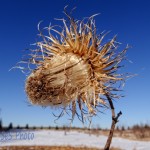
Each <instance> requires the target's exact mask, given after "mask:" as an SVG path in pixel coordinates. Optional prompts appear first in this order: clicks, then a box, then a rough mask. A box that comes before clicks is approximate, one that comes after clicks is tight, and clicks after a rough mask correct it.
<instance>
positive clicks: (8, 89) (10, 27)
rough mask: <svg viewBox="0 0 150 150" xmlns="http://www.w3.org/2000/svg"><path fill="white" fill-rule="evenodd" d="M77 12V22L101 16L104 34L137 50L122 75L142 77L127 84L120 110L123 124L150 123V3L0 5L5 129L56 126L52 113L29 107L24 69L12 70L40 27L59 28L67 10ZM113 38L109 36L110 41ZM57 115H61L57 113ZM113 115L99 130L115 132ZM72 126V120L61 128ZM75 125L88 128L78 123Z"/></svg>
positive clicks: (0, 104) (28, 0)
mask: <svg viewBox="0 0 150 150" xmlns="http://www.w3.org/2000/svg"><path fill="white" fill-rule="evenodd" d="M66 5H69V8H73V7H74V6H76V7H77V9H76V11H75V12H74V18H76V19H82V18H83V17H88V16H91V15H93V14H95V13H101V14H100V15H99V16H97V17H96V18H95V19H96V25H97V29H98V31H99V32H102V31H104V30H106V31H110V30H111V33H110V35H109V36H108V39H109V38H110V37H112V36H113V35H115V34H117V35H118V41H120V42H121V43H123V44H122V45H121V48H122V49H123V48H124V47H125V46H126V44H129V45H132V48H131V49H129V51H128V52H127V57H128V59H129V60H131V61H132V62H133V63H129V62H125V63H124V64H125V68H122V69H123V70H122V72H129V73H133V74H138V76H136V77H134V78H131V79H130V80H128V81H127V82H126V85H125V88H124V91H123V92H122V93H123V94H124V95H125V97H124V98H122V99H120V100H116V102H115V106H116V111H119V110H122V112H123V115H122V116H121V118H120V122H119V125H133V124H136V123H150V96H149V92H150V8H149V6H150V1H149V0H143V1H141V0H132V1H131V0H54V1H53V0H13V1H12V0H1V1H0V65H1V70H0V83H1V84H0V108H1V114H0V118H2V120H3V124H4V125H8V124H9V123H10V122H13V124H14V126H17V125H25V124H26V123H29V125H31V126H33V125H39V126H41V125H43V126H44V125H45V126H46V125H55V124H54V117H53V115H52V110H51V109H50V108H45V109H43V108H41V107H38V106H32V107H29V106H28V105H27V98H26V94H25V92H24V81H25V75H24V74H22V73H21V71H20V70H12V71H10V72H9V71H8V70H9V69H10V68H11V67H13V66H14V65H15V64H16V63H17V62H18V61H20V60H21V59H22V56H23V54H24V52H23V50H24V49H26V48H30V44H32V43H34V42H35V41H36V39H37V34H38V30H37V24H38V23H39V21H41V20H43V23H42V26H48V25H49V23H50V22H51V23H52V24H57V23H59V22H56V21H55V20H54V19H53V18H62V17H63V16H64V15H63V13H62V11H63V8H64V6H66ZM106 39H107V37H106ZM53 112H55V113H57V110H53ZM110 121H111V115H110V112H109V111H106V114H100V115H99V118H98V117H96V118H94V120H93V125H95V126H97V125H100V126H102V127H109V125H110ZM67 123H69V121H68V119H67V117H64V118H63V119H61V120H60V121H59V125H64V124H67ZM73 125H75V126H82V124H81V123H80V122H79V121H78V120H77V119H75V121H74V123H73Z"/></svg>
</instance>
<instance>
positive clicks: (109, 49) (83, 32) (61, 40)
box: [25, 15, 126, 121]
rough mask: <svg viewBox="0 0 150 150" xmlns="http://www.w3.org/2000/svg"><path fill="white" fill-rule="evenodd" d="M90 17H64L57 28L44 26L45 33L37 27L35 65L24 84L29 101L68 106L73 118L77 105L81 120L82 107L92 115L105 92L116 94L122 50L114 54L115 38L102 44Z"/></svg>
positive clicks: (83, 110) (102, 102)
mask: <svg viewBox="0 0 150 150" xmlns="http://www.w3.org/2000/svg"><path fill="white" fill-rule="evenodd" d="M67 16H68V15H67ZM93 17H94V16H92V17H90V18H88V20H87V22H86V21H85V20H82V21H79V20H77V21H75V20H74V19H73V18H71V17H70V16H68V19H67V21H69V22H67V21H66V20H65V19H62V22H63V27H62V28H61V31H59V30H57V29H55V27H51V26H50V27H48V28H47V29H48V31H49V35H48V36H46V35H43V33H42V31H41V30H39V31H40V35H41V36H42V38H43V41H42V42H37V46H38V47H39V48H40V49H37V50H35V51H34V52H35V53H34V54H32V55H31V56H32V58H31V59H30V60H32V61H30V63H32V64H35V65H36V66H37V67H36V68H35V69H33V70H32V73H31V74H30V75H29V76H28V78H27V80H26V87H25V88H26V93H27V95H28V97H29V100H30V101H31V103H32V104H37V105H42V106H56V107H57V106H58V107H60V106H63V107H64V110H65V108H67V107H69V108H70V110H71V111H72V117H73V118H74V115H75V114H77V115H78V113H77V111H76V107H77V104H78V107H79V109H80V110H81V118H82V121H83V120H84V119H83V118H84V114H86V108H87V111H88V113H89V114H91V115H95V114H96V113H97V111H99V107H102V106H106V103H107V101H106V99H105V96H106V95H109V96H110V97H113V96H116V95H114V94H113V90H116V88H115V86H114V84H115V83H116V82H117V81H120V80H122V79H123V78H122V77H121V75H119V74H117V73H116V71H117V69H118V67H119V66H118V64H119V63H120V62H121V61H122V59H123V57H124V54H125V52H126V50H124V51H122V52H121V53H119V54H117V55H116V54H115V50H116V41H115V38H116V37H114V38H113V39H112V40H110V41H108V42H107V43H105V44H103V45H102V44H101V42H102V39H103V38H104V36H105V35H97V33H96V32H97V31H96V26H95V21H94V19H93ZM51 32H53V33H51ZM54 32H55V35H56V34H57V35H59V36H58V38H57V36H55V35H54ZM39 52H41V53H39Z"/></svg>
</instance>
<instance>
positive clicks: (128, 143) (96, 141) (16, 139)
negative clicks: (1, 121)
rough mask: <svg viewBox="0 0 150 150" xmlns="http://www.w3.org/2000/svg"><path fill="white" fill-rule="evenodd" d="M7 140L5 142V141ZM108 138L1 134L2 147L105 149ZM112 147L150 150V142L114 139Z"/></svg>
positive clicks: (74, 133)
mask: <svg viewBox="0 0 150 150" xmlns="http://www.w3.org/2000/svg"><path fill="white" fill-rule="evenodd" d="M4 138H5V141H4ZM106 140H107V137H106V136H103V135H99V136H96V135H89V134H86V133H82V132H78V131H67V133H65V132H64V131H53V130H39V131H29V130H20V131H19V132H18V131H10V132H7V135H6V133H0V146H11V145H45V146H46V145H53V146H55V145H57V146H61V145H63V146H67V145H70V146H87V147H97V148H103V147H104V145H105V143H106ZM111 146H113V147H118V148H121V149H122V150H150V141H149V142H144V141H143V142H142V141H132V140H127V139H123V138H119V137H114V138H113V141H112V144H111Z"/></svg>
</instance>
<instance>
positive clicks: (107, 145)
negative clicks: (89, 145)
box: [104, 94, 122, 150]
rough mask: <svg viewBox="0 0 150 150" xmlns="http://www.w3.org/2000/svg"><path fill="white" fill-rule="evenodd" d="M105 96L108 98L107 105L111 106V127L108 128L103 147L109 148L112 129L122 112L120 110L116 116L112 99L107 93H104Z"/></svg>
mask: <svg viewBox="0 0 150 150" xmlns="http://www.w3.org/2000/svg"><path fill="white" fill-rule="evenodd" d="M106 97H107V99H108V102H109V105H110V108H111V114H112V123H111V128H110V132H109V136H108V138H107V142H106V144H105V147H104V150H109V149H110V144H111V141H112V137H113V133H114V130H115V126H116V123H117V122H118V118H119V116H120V115H122V112H121V111H120V112H119V113H118V114H117V116H116V115H115V108H114V105H113V102H112V99H111V98H110V97H109V95H108V94H106Z"/></svg>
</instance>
